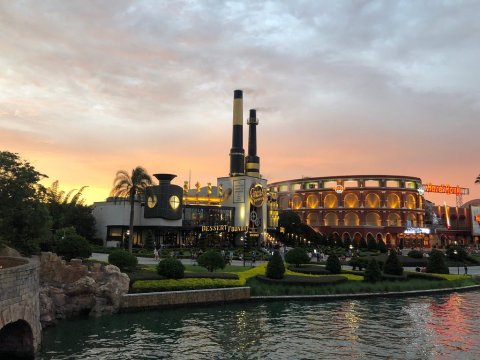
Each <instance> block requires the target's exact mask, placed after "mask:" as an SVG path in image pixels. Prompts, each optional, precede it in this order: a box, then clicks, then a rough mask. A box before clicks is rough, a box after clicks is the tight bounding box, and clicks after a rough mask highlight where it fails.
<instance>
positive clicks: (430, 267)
mask: <svg viewBox="0 0 480 360" xmlns="http://www.w3.org/2000/svg"><path fill="white" fill-rule="evenodd" d="M427 273H434V274H450V271H449V270H448V267H447V265H445V255H443V253H442V252H441V251H439V250H435V249H434V250H432V251H431V252H430V257H429V258H428V264H427Z"/></svg>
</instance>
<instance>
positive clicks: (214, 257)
mask: <svg viewBox="0 0 480 360" xmlns="http://www.w3.org/2000/svg"><path fill="white" fill-rule="evenodd" d="M197 262H198V265H200V266H203V267H204V268H205V269H207V270H208V271H210V272H213V271H215V270H216V269H223V268H224V267H225V260H224V259H223V257H222V255H220V254H219V253H218V252H217V251H215V250H208V251H206V252H204V253H203V254H202V255H200V256H199V257H198V259H197Z"/></svg>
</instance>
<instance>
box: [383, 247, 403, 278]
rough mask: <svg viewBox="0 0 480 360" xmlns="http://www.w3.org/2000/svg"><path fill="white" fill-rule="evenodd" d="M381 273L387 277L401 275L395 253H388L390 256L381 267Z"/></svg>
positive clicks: (401, 268)
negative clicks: (387, 275)
mask: <svg viewBox="0 0 480 360" xmlns="http://www.w3.org/2000/svg"><path fill="white" fill-rule="evenodd" d="M383 272H384V273H385V274H389V275H402V274H403V267H402V265H400V261H399V260H398V256H397V252H396V251H393V250H392V251H390V255H388V257H387V260H386V261H385V264H384V265H383Z"/></svg>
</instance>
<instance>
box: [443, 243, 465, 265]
mask: <svg viewBox="0 0 480 360" xmlns="http://www.w3.org/2000/svg"><path fill="white" fill-rule="evenodd" d="M455 252H457V253H456V254H455ZM446 255H447V257H448V258H449V259H452V260H458V261H464V260H465V259H466V258H467V257H468V254H467V252H466V251H465V249H464V248H463V246H460V245H449V246H448V247H447V251H446Z"/></svg>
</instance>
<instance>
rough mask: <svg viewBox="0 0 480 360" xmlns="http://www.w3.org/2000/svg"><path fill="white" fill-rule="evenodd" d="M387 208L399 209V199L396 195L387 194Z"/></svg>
mask: <svg viewBox="0 0 480 360" xmlns="http://www.w3.org/2000/svg"><path fill="white" fill-rule="evenodd" d="M387 207H388V208H390V209H398V208H400V197H399V196H398V195H397V194H388V195H387Z"/></svg>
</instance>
